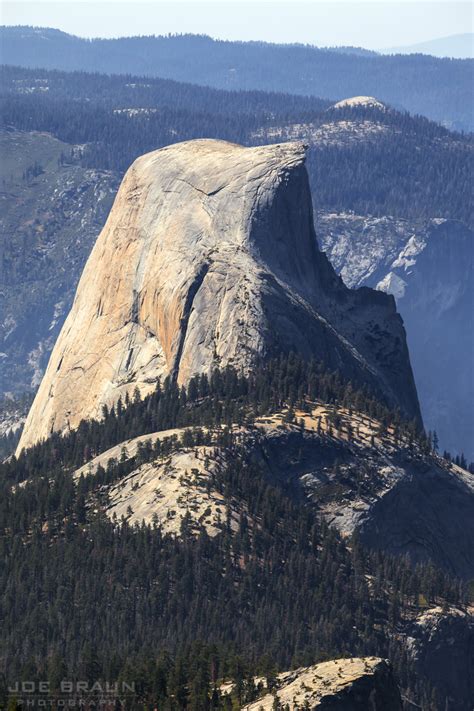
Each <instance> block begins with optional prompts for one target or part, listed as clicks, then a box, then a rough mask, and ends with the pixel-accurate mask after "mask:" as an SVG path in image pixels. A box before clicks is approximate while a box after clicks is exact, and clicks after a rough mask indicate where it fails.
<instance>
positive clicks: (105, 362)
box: [19, 140, 420, 449]
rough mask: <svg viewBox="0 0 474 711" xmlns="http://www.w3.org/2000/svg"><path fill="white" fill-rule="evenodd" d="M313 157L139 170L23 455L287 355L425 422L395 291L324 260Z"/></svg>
mask: <svg viewBox="0 0 474 711" xmlns="http://www.w3.org/2000/svg"><path fill="white" fill-rule="evenodd" d="M304 158H305V150H304V146H303V145H302V144H299V143H296V144H295V143H292V144H277V145H271V146H260V147H255V148H243V147H241V146H238V145H235V144H231V143H227V142H223V141H216V140H197V141H188V142H185V143H181V144H176V145H174V146H168V147H166V148H163V149H161V150H158V151H155V152H153V153H149V154H147V155H145V156H142V157H141V158H139V159H138V160H137V161H135V163H134V164H133V165H132V166H131V168H130V169H129V171H128V172H127V174H126V176H125V178H124V180H123V182H122V185H121V187H120V190H119V192H118V194H117V197H116V200H115V203H114V206H113V209H112V211H111V213H110V215H109V218H108V221H107V223H106V225H105V227H104V229H103V230H102V233H101V234H100V236H99V238H98V240H97V242H96V245H95V247H94V249H93V251H92V254H91V256H90V258H89V260H88V262H87V265H86V267H85V269H84V272H83V275H82V277H81V280H80V282H79V286H78V289H77V293H76V297H75V300H74V303H73V306H72V309H71V311H70V313H69V316H68V318H67V320H66V322H65V324H64V326H63V329H62V331H61V334H60V336H59V338H58V341H57V343H56V345H55V347H54V350H53V353H52V355H51V359H50V362H49V365H48V368H47V371H46V373H45V376H44V379H43V381H42V383H41V386H40V388H39V391H38V394H37V396H36V399H35V401H34V403H33V406H32V408H31V411H30V413H29V416H28V419H27V422H26V425H25V430H24V432H23V435H22V439H21V441H20V445H19V448H20V449H22V448H26V447H29V446H31V445H32V444H34V443H35V442H37V441H39V440H41V439H43V438H46V437H47V436H48V435H49V434H50V433H51V432H53V431H67V430H68V429H70V428H75V427H77V426H78V425H79V422H80V421H81V420H82V419H85V418H97V417H100V415H101V410H102V407H103V406H104V405H109V406H110V405H112V404H113V403H114V402H116V401H117V400H118V398H119V397H120V396H122V397H123V396H125V395H126V394H127V393H128V394H129V395H131V394H132V393H133V391H134V390H135V388H138V389H139V390H140V392H141V393H142V395H144V394H147V393H148V392H150V391H151V390H153V389H154V387H155V384H156V382H157V380H158V378H163V377H166V376H171V377H174V378H176V380H177V382H178V383H185V382H186V381H187V380H188V379H189V378H190V377H191V376H192V375H193V374H195V373H201V372H207V373H209V372H210V371H211V370H212V369H213V367H216V366H220V367H223V366H226V365H233V366H234V367H236V368H237V369H243V370H244V371H246V370H248V369H249V368H251V367H252V365H253V364H255V363H256V362H258V361H260V360H261V359H263V358H265V357H268V356H269V355H272V354H275V353H277V352H279V351H290V350H294V351H297V352H299V353H300V354H302V355H304V356H305V357H308V358H310V357H315V358H317V359H320V360H322V361H324V362H325V364H326V366H327V367H328V368H330V369H338V370H339V371H340V372H341V373H342V374H343V375H344V376H345V377H346V378H348V379H351V380H352V381H354V382H355V383H357V384H359V385H367V386H368V387H369V388H370V389H371V390H373V391H374V392H375V393H376V394H377V395H378V396H379V397H380V398H381V399H383V400H384V401H385V402H386V403H388V404H389V405H390V406H393V407H400V409H401V410H402V411H403V412H404V414H405V415H406V416H408V417H414V418H419V417H420V414H419V406H418V399H417V394H416V389H415V385H414V381H413V376H412V372H411V367H410V363H409V358H408V351H407V347H406V343H405V333H404V329H403V324H402V321H401V319H400V317H399V315H398V314H397V312H396V309H395V302H394V299H393V297H392V296H391V295H386V294H383V293H381V292H374V291H372V290H370V289H367V288H361V289H357V290H350V289H348V288H346V287H345V286H344V284H343V283H342V281H341V279H340V278H339V277H338V276H337V275H336V274H335V272H334V270H333V269H332V267H331V266H330V264H329V262H328V261H327V259H326V257H325V256H324V255H323V254H322V253H321V252H320V251H319V250H318V247H317V242H316V237H315V233H314V227H313V216H312V207H311V197H310V191H309V185H308V177H307V173H306V169H305V167H304Z"/></svg>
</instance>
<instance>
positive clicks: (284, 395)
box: [0, 353, 430, 481]
mask: <svg viewBox="0 0 474 711" xmlns="http://www.w3.org/2000/svg"><path fill="white" fill-rule="evenodd" d="M307 399H309V400H315V399H319V400H322V401H323V402H327V403H340V404H343V405H344V406H345V407H349V406H352V407H353V408H354V409H356V410H358V411H361V412H366V413H367V414H368V415H369V416H370V417H373V418H375V419H379V420H381V421H383V422H384V423H385V426H387V425H388V424H396V425H397V427H398V428H399V430H400V433H401V434H403V435H404V436H405V437H406V438H407V439H409V440H410V441H411V442H413V441H414V440H415V439H416V440H417V441H419V442H420V444H421V445H422V446H423V447H424V448H425V449H426V451H427V452H429V451H430V447H429V445H428V443H427V441H426V438H425V435H424V434H423V433H420V432H419V431H418V428H417V425H416V423H413V422H411V423H410V422H406V421H404V420H403V419H402V417H401V415H400V413H399V412H392V411H390V410H389V409H388V408H387V407H386V406H385V405H383V404H382V403H380V401H378V400H377V399H375V398H374V397H373V395H372V394H371V393H370V392H369V391H367V390H356V389H355V388H353V386H352V384H351V383H347V382H345V381H344V380H343V379H342V378H341V376H340V374H339V373H337V372H335V373H330V372H327V371H326V370H325V368H324V365H323V364H322V363H319V362H316V361H314V360H313V361H309V362H307V361H305V360H304V359H302V358H301V357H299V356H298V355H295V354H293V353H290V354H289V355H286V356H285V355H282V356H280V357H278V358H274V359H272V360H270V361H268V362H267V363H265V364H264V365H262V366H261V367H257V368H256V369H255V371H254V372H253V373H252V374H251V375H249V376H248V377H245V376H243V375H239V374H238V373H237V372H236V371H235V370H234V369H233V368H226V369H225V370H222V371H220V370H215V371H214V372H213V374H212V376H211V377H210V378H208V377H207V376H206V375H201V376H196V377H195V378H193V379H192V380H191V381H190V383H189V385H188V387H187V389H185V388H179V387H178V386H177V385H176V383H175V382H174V381H173V380H172V379H170V378H168V379H166V380H165V382H164V384H163V386H161V384H160V383H159V382H158V384H157V387H156V390H155V392H154V393H153V394H152V395H150V396H148V397H146V398H145V399H144V400H141V399H140V398H139V397H136V396H135V397H134V399H133V401H131V402H129V403H128V406H127V407H126V408H125V409H124V406H123V404H122V402H121V401H119V402H118V403H117V405H116V406H115V407H112V408H111V409H110V410H109V409H108V408H107V407H104V409H103V419H102V420H101V421H96V420H90V421H82V422H81V423H80V425H79V427H78V429H77V430H75V431H73V432H71V433H70V434H68V435H66V436H62V435H60V434H57V433H56V434H53V435H52V436H51V437H50V438H49V439H48V440H47V442H45V443H44V444H39V445H36V446H35V447H33V448H32V449H31V450H29V451H28V452H26V453H25V452H23V453H22V454H21V456H20V457H19V459H18V461H16V460H15V459H14V458H13V459H12V461H11V462H7V463H5V464H3V465H1V466H0V476H3V477H5V479H8V480H13V479H14V480H16V481H21V480H23V479H27V478H29V477H32V476H37V475H38V474H44V473H45V472H47V471H50V470H52V469H53V470H54V469H55V468H58V467H59V468H64V467H65V468H67V469H71V468H78V467H79V466H81V465H82V464H83V463H84V462H87V461H89V460H90V459H91V458H92V457H94V456H95V455H97V454H99V453H100V452H104V451H105V450H107V449H109V448H110V447H112V446H113V445H116V444H119V443H120V442H123V441H125V440H126V439H130V438H133V437H137V436H139V435H143V434H148V433H152V432H158V431H162V430H167V429H171V428H174V427H184V426H204V427H212V426H216V425H224V426H229V425H232V424H236V425H238V424H242V423H244V422H247V421H249V422H251V421H252V420H253V419H254V418H255V416H258V415H263V414H266V413H270V412H272V411H275V410H279V409H281V408H282V407H284V406H285V405H288V406H289V407H290V414H289V416H290V417H291V408H292V407H293V406H294V405H295V404H298V405H302V406H304V403H305V400H307ZM118 411H119V412H120V413H121V414H120V416H118V415H117V412H118Z"/></svg>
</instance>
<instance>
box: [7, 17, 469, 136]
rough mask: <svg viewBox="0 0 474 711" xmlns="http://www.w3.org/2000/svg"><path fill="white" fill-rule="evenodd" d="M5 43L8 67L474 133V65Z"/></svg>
mask: <svg viewBox="0 0 474 711" xmlns="http://www.w3.org/2000/svg"><path fill="white" fill-rule="evenodd" d="M1 40H2V54H1V61H2V62H3V63H5V64H16V65H20V66H28V67H43V68H46V69H62V70H69V71H71V70H77V69H79V70H83V71H84V70H85V71H89V72H95V71H100V72H104V73H108V74H119V73H120V74H139V75H146V76H155V77H156V76H158V77H162V78H168V79H175V80H178V81H185V82H193V83H195V84H203V85H208V86H214V87H216V88H219V89H260V90H264V91H283V92H287V93H291V94H301V95H304V96H308V95H312V96H322V97H326V98H330V99H334V100H338V99H343V98H345V97H347V96H357V95H365V96H377V97H378V98H379V99H381V100H382V101H387V102H389V103H391V104H394V105H396V106H399V107H401V108H403V109H406V110H408V111H410V112H412V113H420V114H424V115H425V116H428V117H429V118H431V119H433V120H435V121H442V122H445V123H446V125H448V126H450V127H453V128H459V129H463V130H471V129H472V126H473V124H472V115H471V108H470V104H471V102H470V98H469V91H470V85H471V81H472V61H471V60H453V59H438V58H435V57H430V56H423V55H419V54H417V55H412V56H403V55H394V56H383V55H377V54H369V55H367V54H360V53H358V54H353V53H351V54H346V53H344V52H334V51H331V50H324V49H317V48H315V47H311V46H304V45H274V44H265V43H263V42H225V41H218V40H213V39H211V38H210V37H206V36H198V35H175V36H166V37H123V38H119V39H106V40H105V39H93V40H86V39H81V38H79V37H74V36H72V35H67V34H65V33H64V32H60V31H58V30H52V29H47V28H31V27H4V28H2V31H1Z"/></svg>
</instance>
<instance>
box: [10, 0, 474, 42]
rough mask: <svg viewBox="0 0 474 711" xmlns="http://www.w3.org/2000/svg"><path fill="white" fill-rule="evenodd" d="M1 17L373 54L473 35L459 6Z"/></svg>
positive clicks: (113, 7)
mask: <svg viewBox="0 0 474 711" xmlns="http://www.w3.org/2000/svg"><path fill="white" fill-rule="evenodd" d="M0 13H1V22H2V24H8V25H20V24H21V25H36V26H43V27H45V26H46V27H56V28H59V29H61V30H64V31H66V32H70V33H73V34H77V35H80V36H83V37H117V36H123V35H137V34H165V33H168V32H193V33H204V34H209V35H211V36H213V37H219V38H223V39H242V40H251V39H261V40H266V41H269V42H307V43H311V44H315V45H322V46H325V45H345V44H347V45H356V46H363V47H368V48H371V49H376V48H384V47H392V46H398V45H405V44H413V43H416V42H422V41H425V40H429V39H434V38H437V37H445V36H447V35H451V34H458V33H463V32H471V31H472V5H471V3H470V2H457V1H456V0H444V1H443V2H432V1H431V0H419V1H417V2H412V1H411V0H400V1H399V2H390V1H389V0H373V1H372V2H357V1H356V0H341V1H339V0H332V1H331V2H328V1H327V0H326V1H321V0H306V1H304V0H303V1H299V0H297V1H295V2H288V1H287V2H273V1H272V0H259V1H255V0H240V2H235V0H219V1H214V2H202V1H201V0H174V2H170V1H168V2H161V1H156V0H153V1H152V0H149V1H143V0H139V1H138V2H130V0H101V1H100V2H95V1H94V0H80V1H79V2H78V0H61V1H60V2H42V0H37V1H36V2H31V1H27V0H10V1H8V0H6V1H4V2H2V3H1V10H0Z"/></svg>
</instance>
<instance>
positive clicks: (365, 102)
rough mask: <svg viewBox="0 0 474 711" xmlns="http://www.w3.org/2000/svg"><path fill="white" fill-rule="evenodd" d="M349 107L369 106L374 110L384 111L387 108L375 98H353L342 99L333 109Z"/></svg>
mask: <svg viewBox="0 0 474 711" xmlns="http://www.w3.org/2000/svg"><path fill="white" fill-rule="evenodd" d="M347 106H368V107H370V108H373V109H384V110H385V108H386V106H385V104H382V102H381V101H379V100H378V99H376V98H375V97H373V96H353V97H352V98H350V99H342V101H338V102H337V104H334V106H333V109H344V108H346V107H347Z"/></svg>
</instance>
